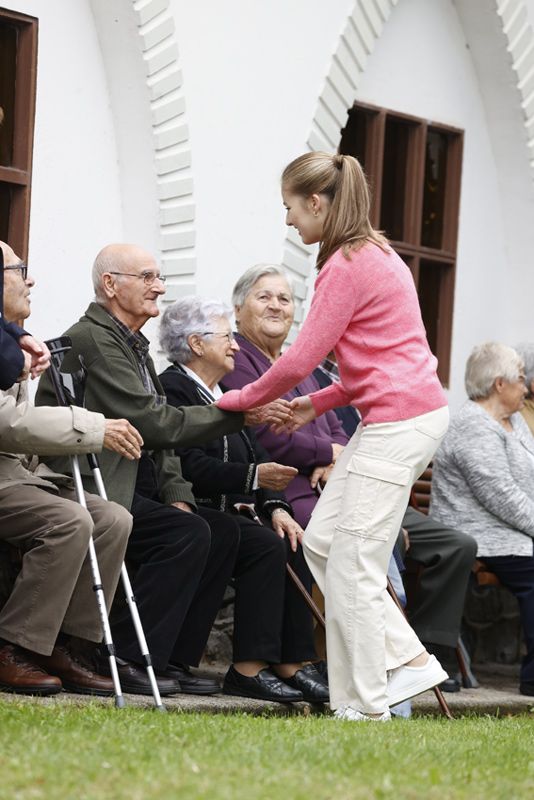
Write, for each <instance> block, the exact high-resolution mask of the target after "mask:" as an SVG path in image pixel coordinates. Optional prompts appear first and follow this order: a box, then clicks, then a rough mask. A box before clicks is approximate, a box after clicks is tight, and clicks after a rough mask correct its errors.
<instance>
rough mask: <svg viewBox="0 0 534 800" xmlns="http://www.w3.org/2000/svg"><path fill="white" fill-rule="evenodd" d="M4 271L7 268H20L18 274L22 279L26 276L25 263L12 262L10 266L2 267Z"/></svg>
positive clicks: (26, 268)
mask: <svg viewBox="0 0 534 800" xmlns="http://www.w3.org/2000/svg"><path fill="white" fill-rule="evenodd" d="M2 269H3V270H4V272H6V271H7V270H8V269H18V270H20V274H21V275H22V280H23V281H25V280H26V279H27V277H28V267H27V266H26V264H14V265H13V266H12V267H2Z"/></svg>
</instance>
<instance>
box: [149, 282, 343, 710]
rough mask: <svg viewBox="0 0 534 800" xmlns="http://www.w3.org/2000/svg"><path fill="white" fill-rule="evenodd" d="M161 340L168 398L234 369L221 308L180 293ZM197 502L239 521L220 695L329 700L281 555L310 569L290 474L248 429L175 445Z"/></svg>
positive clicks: (183, 397)
mask: <svg viewBox="0 0 534 800" xmlns="http://www.w3.org/2000/svg"><path fill="white" fill-rule="evenodd" d="M160 343H161V347H162V349H163V350H164V351H165V353H166V355H167V357H168V359H169V361H171V366H170V367H169V368H168V369H166V370H165V371H164V372H163V373H162V374H161V375H160V379H161V383H162V384H163V387H164V389H165V392H166V395H167V399H168V402H169V403H170V404H172V405H175V406H187V405H199V404H202V403H207V404H209V403H213V402H214V401H215V400H216V399H217V398H219V397H220V396H221V395H222V391H221V388H220V386H219V381H220V380H221V379H222V378H223V377H224V376H225V375H226V374H227V373H228V372H230V371H231V370H232V369H233V368H234V356H235V353H236V352H237V351H238V350H239V346H238V344H237V342H236V341H235V339H234V337H233V334H232V328H231V325H230V309H229V308H228V307H227V306H225V305H224V304H223V303H220V302H218V301H210V300H202V299H201V298H199V297H195V296H189V297H184V298H182V299H180V300H177V301H176V302H175V303H173V305H171V306H169V307H168V308H167V309H166V310H165V313H164V314H163V318H162V321H161V328H160ZM176 454H177V455H178V456H180V459H181V463H182V472H183V475H184V477H185V478H186V479H187V480H189V481H191V483H192V485H193V492H194V494H195V497H196V500H197V503H198V504H199V505H206V506H209V507H212V508H216V509H218V510H220V511H225V512H227V513H229V514H233V515H235V519H236V520H237V521H238V524H239V527H240V530H241V542H240V546H239V551H238V556H237V561H236V566H235V570H234V584H235V590H236V597H235V611H234V639H233V650H234V654H233V657H234V662H233V664H232V666H231V667H230V669H229V670H228V673H227V675H226V677H225V680H224V686H223V691H224V692H225V693H226V694H233V695H240V696H245V697H255V698H258V699H264V700H277V701H281V702H291V701H295V700H302V699H305V700H309V701H312V702H324V701H326V700H328V688H327V686H326V684H325V682H324V679H323V678H322V677H321V675H320V674H319V673H318V672H317V670H316V669H315V667H314V666H313V665H312V664H311V663H305V662H310V661H312V660H313V659H314V658H316V654H315V648H314V644H313V626H312V620H311V616H310V613H309V611H308V609H307V608H306V606H305V603H304V601H303V599H302V597H301V596H300V594H299V593H298V592H297V591H296V589H295V587H294V586H293V584H292V583H291V581H288V580H287V572H286V562H287V561H289V562H290V563H291V565H292V566H293V568H294V569H295V571H296V572H297V574H299V575H301V576H302V577H304V580H305V583H306V582H307V579H306V577H305V575H304V574H303V573H305V574H306V576H308V577H309V571H308V568H307V566H306V564H305V561H304V556H303V553H302V548H301V547H300V539H301V537H302V533H303V531H302V528H301V527H300V525H299V524H298V523H297V522H296V521H295V520H294V519H293V517H292V513H291V512H292V509H291V506H290V505H289V503H288V502H287V500H286V498H285V497H284V495H283V494H282V490H283V489H284V488H285V487H286V486H287V485H288V483H289V482H290V481H291V480H292V479H293V477H294V476H295V475H296V472H297V470H296V469H294V468H293V467H288V466H284V465H282V464H277V463H274V462H272V461H271V460H270V458H269V456H268V455H267V453H266V452H265V451H264V450H263V449H262V448H261V447H260V445H258V443H257V442H256V440H255V438H254V435H253V433H252V432H251V431H250V430H247V429H245V430H243V431H241V432H240V433H235V434H230V435H227V436H223V437H222V438H221V439H217V440H214V441H212V442H209V443H208V444H207V445H198V446H197V447H189V448H185V449H180V450H177V451H176Z"/></svg>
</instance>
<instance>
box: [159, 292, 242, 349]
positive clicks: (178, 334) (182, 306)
mask: <svg viewBox="0 0 534 800" xmlns="http://www.w3.org/2000/svg"><path fill="white" fill-rule="evenodd" d="M231 314H232V309H231V308H230V306H229V305H227V304H226V303H222V302H221V301H220V300H204V299H203V298H202V297H198V295H194V294H189V295H186V296H185V297H181V298H180V299H179V300H176V301H175V302H174V303H173V304H172V305H170V306H167V308H166V309H165V311H164V312H163V316H162V318H161V324H160V327H159V343H160V347H161V349H162V350H163V352H164V353H165V355H166V356H167V358H168V359H169V361H177V362H178V363H179V364H188V363H189V362H190V361H191V357H192V355H193V354H192V351H191V348H190V347H189V343H188V341H187V340H188V338H189V337H190V336H191V334H192V333H206V332H207V331H210V330H211V328H212V327H213V320H214V319H215V318H216V317H225V318H226V319H228V320H230V316H231Z"/></svg>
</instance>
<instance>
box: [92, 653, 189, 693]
mask: <svg viewBox="0 0 534 800" xmlns="http://www.w3.org/2000/svg"><path fill="white" fill-rule="evenodd" d="M98 671H99V672H102V673H103V674H104V675H110V674H111V672H110V669H109V661H108V659H99V660H98ZM117 671H118V673H119V680H120V682H121V689H122V691H123V692H127V693H128V694H146V695H151V694H152V687H151V685H150V681H149V680H148V675H147V674H146V670H145V669H144V668H143V667H142V666H140V664H134V663H133V662H132V661H125V660H124V658H119V657H117ZM156 681H157V684H158V689H159V693H160V695H161V696H162V697H167V695H169V694H178V692H180V684H179V683H178V681H177V680H174V678H160V677H159V676H158V677H157V678H156Z"/></svg>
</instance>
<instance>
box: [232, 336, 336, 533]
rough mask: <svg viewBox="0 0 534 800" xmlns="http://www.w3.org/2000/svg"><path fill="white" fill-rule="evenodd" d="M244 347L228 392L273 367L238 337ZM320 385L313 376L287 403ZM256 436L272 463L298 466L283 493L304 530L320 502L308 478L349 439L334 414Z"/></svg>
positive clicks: (266, 429)
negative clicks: (292, 428) (291, 429)
mask: <svg viewBox="0 0 534 800" xmlns="http://www.w3.org/2000/svg"><path fill="white" fill-rule="evenodd" d="M236 340H237V342H238V344H239V347H240V348H241V349H240V351H239V353H236V356H235V369H234V371H233V372H230V373H229V374H228V375H225V377H224V380H223V381H222V384H223V385H224V386H225V387H226V388H228V389H241V388H242V387H243V386H245V385H246V384H247V383H252V381H255V380H256V379H257V378H259V377H260V375H263V373H264V372H267V370H268V369H269V367H270V366H271V362H270V361H269V359H268V358H267V357H266V356H265V355H264V354H263V353H262V352H261V351H260V350H258V348H257V347H256V346H255V345H253V344H252V343H251V342H249V341H248V339H245V338H244V337H243V336H240V335H239V334H237V336H236ZM319 388H320V387H319V384H318V383H317V381H316V380H315V378H314V377H313V376H312V375H310V376H309V377H308V378H306V379H305V380H303V381H302V382H301V383H299V385H298V386H297V387H296V388H295V389H293V390H292V391H291V392H288V393H287V394H285V395H284V397H285V398H286V399H287V400H292V399H293V398H294V397H299V396H301V395H305V394H309V393H310V392H316V391H318V389H319ZM255 433H256V437H257V439H258V440H259V441H260V442H261V444H262V445H263V447H264V448H265V449H266V450H267V451H268V452H269V453H270V455H271V458H272V459H273V461H276V462H277V463H278V464H287V465H289V466H291V467H296V468H297V469H298V471H299V474H298V475H297V477H296V478H294V479H293V480H292V481H291V483H290V484H289V486H288V487H287V488H286V489H285V491H284V494H285V495H286V497H287V499H288V500H289V502H290V503H291V505H292V506H293V511H294V514H295V519H296V520H297V521H298V522H299V524H300V525H302V527H305V526H306V525H307V524H308V522H309V519H310V516H311V513H312V511H313V509H314V507H315V504H316V502H317V498H318V495H317V493H316V491H315V490H314V489H312V488H311V486H310V481H309V476H310V475H311V473H312V472H313V470H314V468H315V467H319V466H326V465H327V464H330V463H331V462H332V443H333V442H335V443H336V444H341V445H345V444H346V443H347V442H348V437H347V435H346V434H345V432H344V431H343V428H342V426H341V423H340V422H339V420H338V418H337V416H336V415H335V413H334V412H333V411H327V413H326V414H323V415H322V416H321V417H318V418H317V419H314V420H313V422H309V423H308V424H307V425H303V427H302V428H300V430H298V431H296V432H295V433H292V434H276V433H273V432H272V431H271V430H270V428H269V426H268V425H261V426H259V427H257V428H256V429H255Z"/></svg>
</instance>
